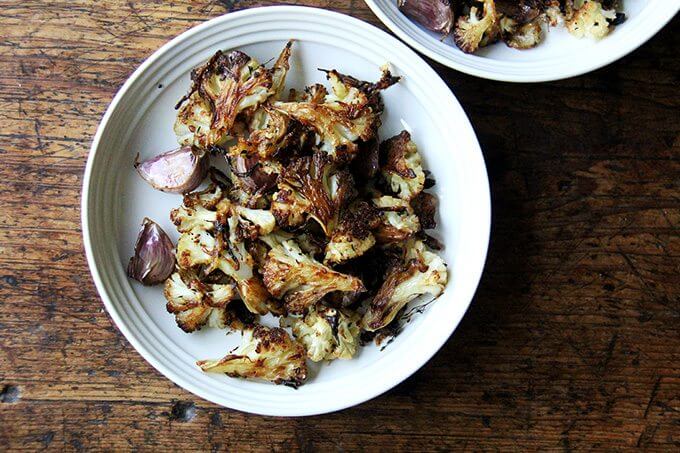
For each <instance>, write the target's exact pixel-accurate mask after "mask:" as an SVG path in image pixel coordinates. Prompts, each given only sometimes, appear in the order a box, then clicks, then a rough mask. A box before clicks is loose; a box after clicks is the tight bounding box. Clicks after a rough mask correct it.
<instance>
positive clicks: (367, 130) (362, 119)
mask: <svg viewBox="0 0 680 453" xmlns="http://www.w3.org/2000/svg"><path fill="white" fill-rule="evenodd" d="M327 76H328V79H329V81H330V84H331V88H332V93H331V94H326V95H325V97H324V99H323V102H320V95H322V94H323V93H324V92H325V90H321V89H318V88H317V89H315V90H314V92H311V93H310V95H309V96H308V97H309V100H307V101H303V102H275V103H274V104H273V106H274V108H275V109H277V110H279V111H281V112H282V113H285V114H286V115H288V116H290V117H292V118H295V119H296V120H297V121H299V122H300V123H302V124H303V125H304V126H306V127H310V128H312V129H313V130H314V131H315V132H316V134H317V136H318V140H319V144H320V149H321V150H322V151H323V152H325V153H327V154H328V155H329V156H331V157H333V158H345V157H346V156H352V155H354V154H355V153H356V152H357V144H356V141H357V140H359V139H361V140H364V141H368V140H370V139H371V138H372V137H373V136H374V135H375V132H376V130H377V129H378V127H379V126H380V117H379V115H380V113H381V110H382V102H381V101H380V98H379V92H380V90H383V89H385V88H387V87H389V86H391V85H393V84H394V83H396V82H397V81H398V80H399V79H398V78H396V77H393V76H392V75H391V74H390V73H389V71H384V72H383V75H382V77H381V79H380V80H379V81H378V82H376V83H369V82H363V81H359V80H357V79H354V78H352V77H349V76H345V75H343V74H340V73H338V72H337V71H328V72H327Z"/></svg>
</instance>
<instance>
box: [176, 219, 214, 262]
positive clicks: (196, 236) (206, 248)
mask: <svg viewBox="0 0 680 453" xmlns="http://www.w3.org/2000/svg"><path fill="white" fill-rule="evenodd" d="M216 246H217V243H216V241H215V237H214V236H213V235H212V234H211V233H210V232H209V231H207V230H203V229H200V228H196V229H193V230H190V231H188V232H186V233H182V234H181V235H180V237H179V240H178V241H177V252H176V253H177V264H179V266H180V267H181V268H182V269H196V268H198V267H200V266H207V265H210V264H211V263H212V261H213V256H214V255H215V251H216Z"/></svg>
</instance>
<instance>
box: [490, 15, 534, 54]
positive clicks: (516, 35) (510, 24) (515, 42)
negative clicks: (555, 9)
mask: <svg viewBox="0 0 680 453" xmlns="http://www.w3.org/2000/svg"><path fill="white" fill-rule="evenodd" d="M541 22H542V18H538V19H534V20H533V21H531V22H527V23H525V24H521V25H520V24H518V23H517V22H516V21H515V20H513V19H511V18H509V17H503V18H501V21H500V24H501V35H502V37H503V41H504V42H505V44H507V45H508V46H509V47H512V48H515V49H530V48H532V47H536V46H537V45H538V44H539V43H540V42H541V40H542V39H543V29H542V28H541Z"/></svg>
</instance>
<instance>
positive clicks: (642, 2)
mask: <svg viewBox="0 0 680 453" xmlns="http://www.w3.org/2000/svg"><path fill="white" fill-rule="evenodd" d="M365 1H366V4H367V5H368V6H369V7H370V8H371V9H372V10H373V12H374V13H375V15H376V16H378V18H379V19H380V20H381V21H382V22H383V23H384V24H385V25H387V26H388V27H389V28H390V30H392V31H393V32H394V33H395V34H396V35H397V36H398V37H400V38H401V39H403V40H404V41H405V42H406V43H407V44H408V45H410V46H411V47H413V48H414V49H416V50H418V51H419V52H421V53H423V54H424V55H427V56H428V57H430V58H432V59H433V60H435V61H438V62H439V63H441V64H443V65H446V66H448V67H450V68H453V69H456V70H458V71H461V72H464V73H467V74H470V75H473V76H477V77H483V78H486V79H492V80H502V81H505V82H545V81H549V80H559V79H565V78H567V77H573V76H577V75H581V74H585V73H587V72H590V71H594V70H595V69H598V68H601V67H602V66H606V65H608V64H609V63H612V62H614V61H616V60H618V59H619V58H621V57H623V56H625V55H627V54H628V53H630V52H632V51H633V50H635V49H637V48H638V47H639V46H641V45H642V44H644V43H645V42H646V41H647V40H648V39H650V38H651V37H652V36H654V35H655V34H656V33H657V32H658V31H659V30H661V29H662V28H663V26H664V25H666V23H668V21H670V20H671V19H672V18H673V16H674V15H675V14H676V13H677V12H678V9H680V0H624V1H623V5H624V8H623V10H624V11H625V13H626V15H627V16H628V20H626V22H624V23H623V24H621V25H619V26H617V27H616V29H615V30H614V31H613V32H612V33H611V34H610V35H609V36H607V37H606V38H604V39H602V40H601V41H598V42H596V41H592V40H589V39H586V38H584V39H577V38H575V37H573V36H571V35H570V34H569V33H568V32H567V31H566V29H565V28H564V27H556V28H551V29H550V30H549V31H548V33H546V39H545V40H544V42H542V43H541V44H539V45H538V46H536V47H535V48H533V49H528V50H517V49H512V48H510V47H508V46H506V45H505V44H503V43H497V44H494V45H491V46H488V47H486V48H483V49H481V50H480V51H478V52H477V53H475V54H472V55H469V54H466V53H464V52H462V51H461V50H460V49H458V48H457V47H456V45H455V44H454V43H453V39H452V38H451V37H447V38H446V39H444V40H443V41H442V39H441V35H439V34H437V33H433V32H431V31H429V30H427V29H425V28H423V27H422V26H420V25H418V24H416V23H415V22H413V21H412V20H411V19H409V18H408V17H406V16H404V15H403V14H402V13H401V12H400V11H399V9H398V8H397V0H365Z"/></svg>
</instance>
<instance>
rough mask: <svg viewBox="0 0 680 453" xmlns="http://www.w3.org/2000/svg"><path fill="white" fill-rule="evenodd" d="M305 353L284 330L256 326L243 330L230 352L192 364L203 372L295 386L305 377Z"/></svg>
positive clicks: (300, 383)
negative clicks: (238, 341)
mask: <svg viewBox="0 0 680 453" xmlns="http://www.w3.org/2000/svg"><path fill="white" fill-rule="evenodd" d="M305 356H306V355H305V350H304V348H303V347H302V346H301V345H300V344H299V343H297V342H296V341H295V340H293V339H292V338H290V336H289V335H288V333H286V331H285V330H283V329H281V328H270V327H264V326H256V327H255V328H252V329H246V330H244V332H243V338H242V339H241V346H239V348H238V349H237V350H236V351H234V352H233V353H232V354H228V355H226V356H225V357H223V358H222V359H219V360H199V361H198V362H196V365H198V366H199V367H200V368H201V369H202V370H203V371H206V372H211V373H225V374H227V375H228V376H231V377H241V378H251V379H264V380H267V381H271V382H273V383H275V384H284V385H289V386H291V387H298V386H300V385H302V384H303V383H304V381H305V380H306V379H307V363H306V361H305Z"/></svg>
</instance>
